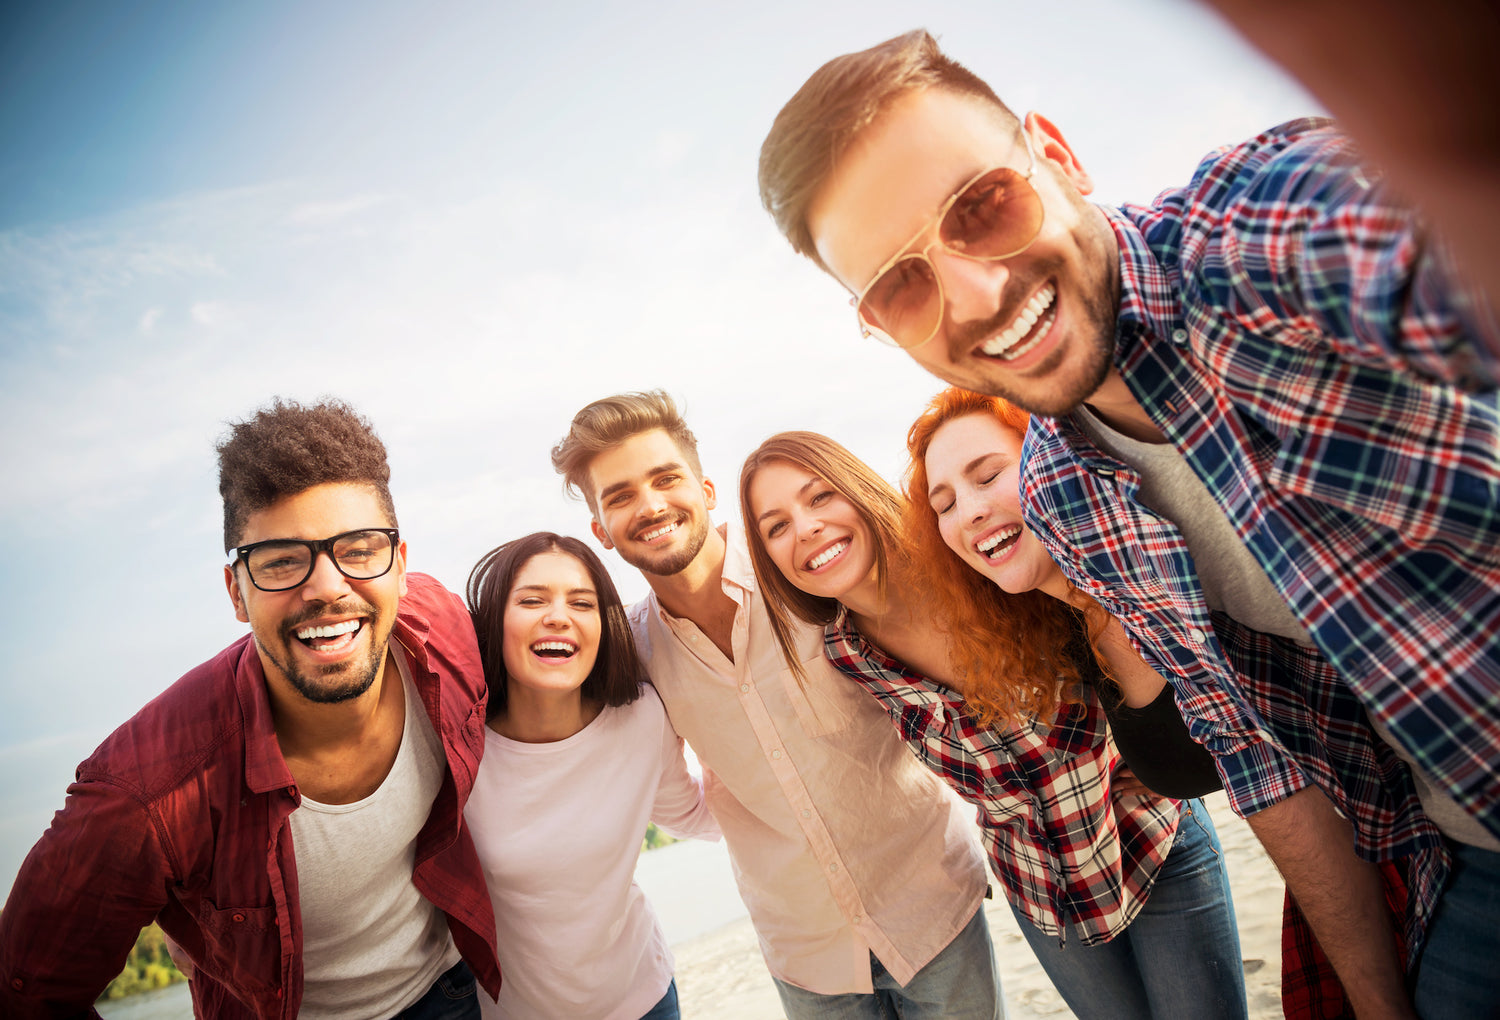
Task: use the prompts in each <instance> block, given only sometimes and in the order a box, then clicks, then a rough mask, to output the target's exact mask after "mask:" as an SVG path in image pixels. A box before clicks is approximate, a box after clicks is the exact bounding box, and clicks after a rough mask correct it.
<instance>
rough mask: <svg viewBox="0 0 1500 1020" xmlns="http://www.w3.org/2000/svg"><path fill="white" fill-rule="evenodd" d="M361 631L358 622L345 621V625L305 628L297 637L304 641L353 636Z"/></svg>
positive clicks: (336, 624)
mask: <svg viewBox="0 0 1500 1020" xmlns="http://www.w3.org/2000/svg"><path fill="white" fill-rule="evenodd" d="M357 630H359V621H358V620H345V621H344V622H343V623H335V624H331V625H329V626H327V627H304V628H302V629H301V630H299V631H298V632H297V636H298V637H299V638H301V639H302V640H303V641H309V640H311V639H312V638H320V637H338V636H339V635H340V634H352V633H354V632H355V631H357Z"/></svg>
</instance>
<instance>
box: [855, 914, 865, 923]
mask: <svg viewBox="0 0 1500 1020" xmlns="http://www.w3.org/2000/svg"><path fill="white" fill-rule="evenodd" d="M854 923H855V924H864V923H865V915H864V914H855V915H854Z"/></svg>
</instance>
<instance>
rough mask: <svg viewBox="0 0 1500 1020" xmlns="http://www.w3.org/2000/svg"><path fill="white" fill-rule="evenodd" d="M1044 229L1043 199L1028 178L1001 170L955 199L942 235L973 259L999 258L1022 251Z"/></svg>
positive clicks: (946, 241)
mask: <svg viewBox="0 0 1500 1020" xmlns="http://www.w3.org/2000/svg"><path fill="white" fill-rule="evenodd" d="M1041 229H1042V199H1041V196H1039V195H1038V194H1037V193H1036V189H1035V188H1033V187H1032V186H1031V182H1030V181H1028V180H1027V179H1026V178H1025V177H1024V176H1022V175H1021V174H1019V173H1017V172H1016V171H1015V170H1012V169H1010V168H1009V167H1000V168H999V169H997V170H991V171H990V172H989V173H987V174H985V175H984V176H983V177H981V178H979V180H977V181H975V182H974V183H973V184H971V185H969V186H968V187H967V188H965V189H964V191H963V193H962V194H960V195H959V196H958V197H957V198H955V199H954V200H953V205H952V206H950V207H949V209H948V214H947V215H946V216H944V217H943V223H942V226H941V227H939V234H938V236H939V237H941V238H942V241H943V244H944V245H945V246H947V247H948V248H950V249H951V250H953V251H956V252H961V253H962V254H964V255H967V256H969V257H970V258H979V259H998V258H1005V257H1007V256H1010V255H1014V254H1016V253H1017V252H1019V251H1021V250H1022V249H1023V248H1025V247H1026V246H1027V245H1029V244H1030V243H1031V242H1032V241H1033V240H1035V239H1036V235H1037V234H1038V233H1040V232H1041Z"/></svg>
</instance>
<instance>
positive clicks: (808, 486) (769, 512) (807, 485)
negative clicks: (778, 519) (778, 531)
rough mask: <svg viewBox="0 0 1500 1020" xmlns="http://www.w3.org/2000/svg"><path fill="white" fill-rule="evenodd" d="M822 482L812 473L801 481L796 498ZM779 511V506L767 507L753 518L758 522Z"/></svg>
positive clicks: (799, 497)
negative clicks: (803, 481)
mask: <svg viewBox="0 0 1500 1020" xmlns="http://www.w3.org/2000/svg"><path fill="white" fill-rule="evenodd" d="M822 484H823V479H821V478H819V477H818V476H817V475H813V476H812V477H811V478H809V479H808V480H807V481H806V482H805V483H803V485H802V488H800V489H798V490H797V498H798V499H801V498H802V495H803V493H805V492H807V490H808V489H811V488H812V487H813V486H815V485H822ZM779 512H780V508H778V507H774V506H773V507H772V508H771V509H769V510H767V511H766V512H765V513H763V514H761V515H760V516H759V517H757V518H755V523H756V524H759V523H760V522H761V521H763V520H765V519H766V518H767V517H771V516H773V515H775V514H777V513H779Z"/></svg>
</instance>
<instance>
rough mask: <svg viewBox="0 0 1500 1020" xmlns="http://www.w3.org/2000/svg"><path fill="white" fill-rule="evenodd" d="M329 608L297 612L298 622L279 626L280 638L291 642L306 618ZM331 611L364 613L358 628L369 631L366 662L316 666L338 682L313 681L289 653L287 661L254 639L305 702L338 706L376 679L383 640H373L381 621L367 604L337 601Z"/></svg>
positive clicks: (382, 653) (311, 618)
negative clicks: (337, 678) (339, 678)
mask: <svg viewBox="0 0 1500 1020" xmlns="http://www.w3.org/2000/svg"><path fill="white" fill-rule="evenodd" d="M329 611H330V610H329V607H328V606H326V605H324V606H317V607H314V608H313V609H310V610H308V611H307V612H304V613H301V614H299V615H300V616H301V617H302V619H301V620H300V621H298V622H293V623H286V624H283V625H282V628H281V635H282V640H283V641H284V642H286V644H287V645H290V644H291V642H293V641H296V640H297V635H296V631H297V629H298V628H300V627H302V626H304V625H305V624H306V622H307V621H309V620H315V619H317V618H318V617H320V616H324V615H327V614H328V613H329ZM333 611H334V612H336V613H351V612H354V613H359V614H361V615H363V616H364V621H363V623H362V624H361V630H363V629H366V628H368V629H369V631H370V651H369V657H368V659H367V661H365V662H363V663H360V662H353V661H345V662H340V663H335V664H332V665H328V666H322V667H320V668H319V670H318V673H317V676H319V677H329V678H332V677H338V676H342V677H343V679H342V681H341V682H339V683H336V684H319V683H315V682H314V679H313V678H312V677H309V676H308V675H307V674H306V673H304V672H303V671H302V670H301V669H300V668H298V666H297V665H295V662H296V660H295V659H294V658H293V657H292V656H291V655H288V656H287V657H286V660H285V661H282V660H281V659H280V658H278V657H277V655H276V653H275V652H273V651H272V650H271V649H269V648H267V647H266V646H265V645H264V644H262V643H261V641H260V639H259V638H256V642H255V643H256V645H257V646H258V647H259V648H260V650H261V651H262V652H263V653H264V654H265V656H266V658H268V659H270V660H271V662H272V664H274V665H275V666H276V668H277V669H279V670H281V675H282V676H284V677H286V680H287V683H289V684H291V685H292V689H293V690H295V691H296V692H297V693H298V694H300V695H302V696H303V697H304V698H306V699H307V700H308V701H311V702H314V703H316V704H319V705H337V704H339V703H340V702H344V701H353V700H354V699H355V698H357V697H359V696H360V695H361V694H364V693H365V692H366V691H368V690H369V689H370V687H371V686H372V685H373V684H374V683H375V678H376V677H377V676H378V675H379V674H380V669H381V666H382V665H383V663H384V661H385V648H386V642H383V641H376V640H375V637H374V635H375V630H376V624H377V623H378V622H379V620H380V611H379V610H377V609H376V608H375V607H374V606H372V605H370V604H368V603H358V604H355V605H347V604H337V605H336V606H335V608H334V610H333Z"/></svg>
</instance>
